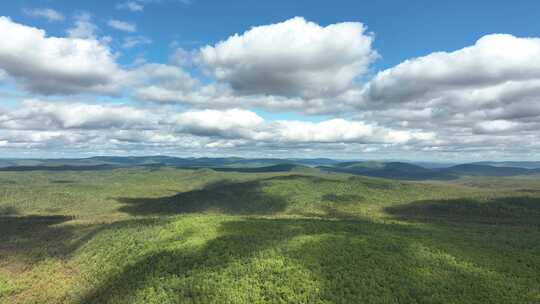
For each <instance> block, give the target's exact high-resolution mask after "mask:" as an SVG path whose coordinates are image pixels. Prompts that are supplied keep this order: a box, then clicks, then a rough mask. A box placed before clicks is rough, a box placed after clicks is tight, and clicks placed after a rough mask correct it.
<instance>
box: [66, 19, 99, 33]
mask: <svg viewBox="0 0 540 304" xmlns="http://www.w3.org/2000/svg"><path fill="white" fill-rule="evenodd" d="M91 19H92V17H91V16H90V14H88V13H82V14H79V15H77V16H75V25H74V26H73V27H71V28H69V29H68V30H67V33H68V36H69V37H70V38H80V39H95V38H96V31H97V26H96V25H95V24H93V23H92V21H91Z"/></svg>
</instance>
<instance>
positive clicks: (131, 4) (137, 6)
mask: <svg viewBox="0 0 540 304" xmlns="http://www.w3.org/2000/svg"><path fill="white" fill-rule="evenodd" d="M116 8H117V9H126V10H130V11H132V12H142V11H143V10H144V6H143V5H142V4H141V3H140V2H136V1H126V2H122V3H119V4H117V5H116Z"/></svg>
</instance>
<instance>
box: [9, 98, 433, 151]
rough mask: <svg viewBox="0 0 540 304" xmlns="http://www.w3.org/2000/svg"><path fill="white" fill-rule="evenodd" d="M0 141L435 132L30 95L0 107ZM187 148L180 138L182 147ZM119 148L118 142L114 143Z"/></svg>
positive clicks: (218, 140) (207, 141) (263, 143)
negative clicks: (15, 105) (18, 102)
mask: <svg viewBox="0 0 540 304" xmlns="http://www.w3.org/2000/svg"><path fill="white" fill-rule="evenodd" d="M0 129H1V130H3V132H2V133H3V134H4V135H3V136H0V140H1V141H4V142H5V145H8V146H10V147H21V146H25V145H27V146H30V147H56V145H59V144H61V143H64V144H66V143H70V144H81V145H86V144H87V143H85V141H89V142H92V143H93V144H96V145H99V146H100V147H104V146H107V145H111V147H120V146H122V147H126V146H130V147H133V146H134V145H137V146H138V147H139V148H140V149H149V148H152V147H156V145H157V146H159V145H167V146H168V147H172V146H174V145H175V144H178V143H179V142H182V144H185V141H182V138H188V139H189V142H190V144H191V145H192V146H197V145H198V147H199V148H200V149H201V148H203V149H223V148H230V149H235V148H239V147H241V148H242V149H245V150H249V149H251V150H252V151H256V150H257V149H268V150H275V149H296V148H298V147H309V146H313V145H321V148H322V149H325V147H324V146H326V147H330V148H331V149H337V148H338V147H341V149H343V148H344V147H346V146H340V145H342V144H345V143H346V144H358V145H365V144H373V145H403V144H420V145H422V144H425V143H427V142H428V141H433V140H434V135H433V134H428V133H424V132H418V131H414V130H394V129H389V128H386V127H381V126H377V125H374V124H368V123H365V122H360V121H349V120H344V119H331V120H326V121H321V122H306V121H294V120H293V121H283V120H280V121H271V120H270V121H268V120H265V119H263V118H262V117H260V116H259V115H257V114H256V113H254V112H252V111H248V110H242V109H228V110H188V111H182V112H178V111H177V110H175V109H174V108H168V109H163V108H157V109H156V108H137V107H133V106H128V105H104V104H86V103H80V102H71V103H67V102H49V101H41V100H26V101H24V102H23V103H22V104H21V105H20V107H18V108H16V109H11V110H3V111H0ZM178 147H181V145H180V144H178V146H177V148H178ZM110 149H113V148H110Z"/></svg>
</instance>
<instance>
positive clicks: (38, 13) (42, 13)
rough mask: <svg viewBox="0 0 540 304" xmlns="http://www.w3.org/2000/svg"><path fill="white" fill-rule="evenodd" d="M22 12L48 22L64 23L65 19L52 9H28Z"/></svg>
mask: <svg viewBox="0 0 540 304" xmlns="http://www.w3.org/2000/svg"><path fill="white" fill-rule="evenodd" d="M23 12H24V13H25V14H26V15H28V16H32V17H40V18H45V19H47V20H48V21H49V22H54V21H64V19H65V17H64V15H62V14H61V13H60V12H58V11H56V10H53V9H52V8H28V9H24V10H23Z"/></svg>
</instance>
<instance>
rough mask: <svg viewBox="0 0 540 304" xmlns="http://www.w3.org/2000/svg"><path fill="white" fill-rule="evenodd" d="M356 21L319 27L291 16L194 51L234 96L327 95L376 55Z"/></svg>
mask: <svg viewBox="0 0 540 304" xmlns="http://www.w3.org/2000/svg"><path fill="white" fill-rule="evenodd" d="M372 40H373V37H372V36H371V35H370V34H366V28H365V26H364V25H363V24H362V23H358V22H347V23H337V24H331V25H328V26H326V27H322V26H320V25H318V24H316V23H313V22H308V21H306V20H305V19H303V18H300V17H296V18H293V19H290V20H287V21H285V22H281V23H276V24H271V25H264V26H257V27H253V28H252V29H250V30H248V31H246V32H245V33H243V34H241V35H238V34H235V35H233V36H231V37H229V38H228V39H226V40H224V41H221V42H219V43H217V44H216V45H214V46H206V47H204V48H202V49H201V50H200V54H199V59H198V60H199V62H200V63H201V64H202V65H203V66H204V67H205V68H206V69H207V70H208V71H210V72H211V73H212V74H213V75H214V76H215V77H216V78H217V79H218V80H219V81H222V82H225V83H228V84H230V85H231V87H232V88H233V89H234V90H235V91H236V92H238V93H240V94H248V95H252V94H265V95H281V96H288V97H291V96H302V97H314V96H321V95H322V96H327V95H330V96H333V95H337V94H339V93H342V92H343V91H345V90H346V89H347V88H349V87H350V86H351V85H352V83H353V82H354V80H355V78H357V77H358V76H360V75H362V74H363V73H365V72H366V71H367V70H368V66H369V64H370V63H371V62H372V61H373V60H374V59H375V58H376V57H377V53H376V52H375V51H374V50H373V49H372V47H371V44H372Z"/></svg>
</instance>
